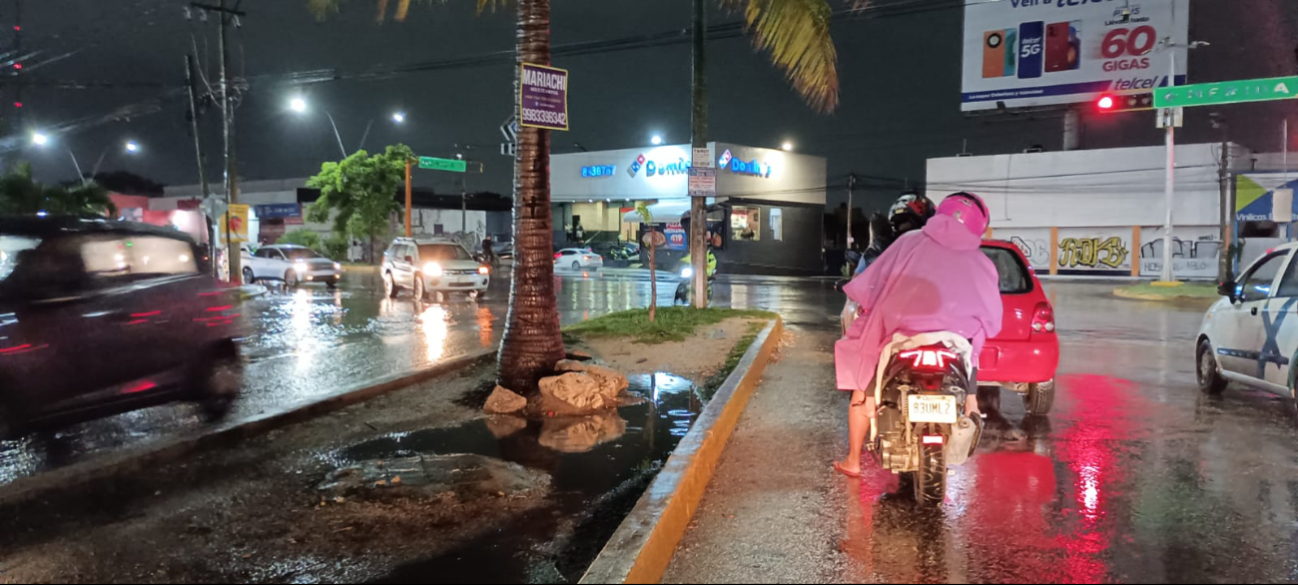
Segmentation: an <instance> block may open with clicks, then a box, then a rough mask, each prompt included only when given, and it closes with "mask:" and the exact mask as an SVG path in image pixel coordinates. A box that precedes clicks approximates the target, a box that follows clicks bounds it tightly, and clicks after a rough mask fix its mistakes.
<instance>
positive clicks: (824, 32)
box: [690, 0, 868, 309]
mask: <svg viewBox="0 0 1298 585" xmlns="http://www.w3.org/2000/svg"><path fill="white" fill-rule="evenodd" d="M867 1H868V0H853V1H852V2H851V3H852V4H853V5H856V6H858V7H859V6H861V5H863V4H865V3H866V2H867ZM706 2H707V0H694V85H693V120H692V123H691V127H692V128H691V135H692V142H693V145H694V148H706V147H707V145H708V89H707V87H708V85H707V77H706V75H705V74H704V71H705V70H706V64H707V59H706V57H705V54H706V47H707V32H706V31H707V17H706V15H707V6H706ZM720 2H721V5H722V6H723V7H726V8H731V9H740V8H742V9H743V11H744V20H745V23H746V25H747V26H748V30H749V32H751V33H752V35H753V44H754V45H756V46H757V48H758V49H759V50H763V51H767V52H769V54H770V57H771V61H772V62H773V63H774V64H775V66H776V67H779V68H780V69H783V70H784V72H785V74H786V75H787V77H788V78H789V81H790V82H791V83H792V84H793V87H794V89H795V90H797V92H798V93H799V94H801V95H802V98H803V99H804V100H806V101H807V104H808V105H810V106H811V107H812V109H815V110H817V111H820V112H832V111H834V109H835V108H837V107H838V53H837V51H835V50H834V39H833V38H832V37H831V36H830V34H829V23H830V20H831V17H832V16H833V14H834V11H833V9H832V8H831V7H830V5H829V2H828V0H720ZM707 229H708V228H707V209H706V205H705V201H704V200H703V198H701V197H695V198H694V199H693V201H691V205H690V255H691V258H690V263H691V264H692V265H693V266H694V273H695V274H707V243H706V241H705V238H706V237H707ZM694 287H695V288H694V306H695V308H699V309H702V308H705V307H707V306H708V297H707V287H708V283H707V279H706V278H696V279H694Z"/></svg>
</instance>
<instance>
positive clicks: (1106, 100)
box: [1095, 95, 1114, 110]
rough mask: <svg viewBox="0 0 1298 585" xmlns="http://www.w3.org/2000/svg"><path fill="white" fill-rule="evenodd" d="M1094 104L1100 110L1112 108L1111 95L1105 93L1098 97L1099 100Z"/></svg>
mask: <svg viewBox="0 0 1298 585" xmlns="http://www.w3.org/2000/svg"><path fill="white" fill-rule="evenodd" d="M1095 105H1097V106H1099V108H1100V109H1101V110H1112V109H1113V105H1114V103H1113V96H1108V95H1106V96H1104V97H1102V98H1100V101H1098V102H1096V104H1095Z"/></svg>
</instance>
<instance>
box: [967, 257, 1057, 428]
mask: <svg viewBox="0 0 1298 585" xmlns="http://www.w3.org/2000/svg"><path fill="white" fill-rule="evenodd" d="M983 253H985V254H987V257H988V258H991V260H992V263H994V264H995V265H996V270H997V271H998V272H1000V276H1001V283H1000V284H1001V302H1002V303H1003V304H1004V305H1005V319H1004V324H1003V325H1002V326H1001V332H1000V335H997V336H996V337H995V338H994V339H990V340H988V341H987V345H986V346H984V347H983V352H982V355H981V356H979V360H978V362H979V366H978V367H979V370H978V384H979V385H980V386H984V387H996V386H1003V387H1005V388H1008V389H1010V390H1013V391H1015V392H1018V393H1019V394H1021V395H1023V402H1024V405H1025V406H1026V407H1027V411H1028V414H1032V415H1044V414H1046V413H1048V412H1050V407H1051V406H1052V405H1053V404H1054V401H1055V371H1056V370H1057V369H1058V368H1059V336H1058V335H1056V334H1055V309H1054V307H1052V306H1051V305H1050V300H1049V299H1048V298H1046V292H1045V289H1044V288H1043V287H1042V286H1041V281H1040V280H1038V279H1037V275H1036V273H1034V272H1033V271H1032V269H1031V268H1030V266H1029V264H1028V261H1027V258H1025V257H1024V256H1023V252H1022V251H1020V250H1019V248H1018V246H1015V245H1014V244H1011V243H1009V242H1002V241H997V240H988V241H985V242H983Z"/></svg>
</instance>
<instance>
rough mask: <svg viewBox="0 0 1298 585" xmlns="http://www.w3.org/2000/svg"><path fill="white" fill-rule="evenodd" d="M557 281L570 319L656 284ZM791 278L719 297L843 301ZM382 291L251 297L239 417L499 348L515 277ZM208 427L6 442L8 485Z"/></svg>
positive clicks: (92, 427) (184, 424)
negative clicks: (462, 289)
mask: <svg viewBox="0 0 1298 585" xmlns="http://www.w3.org/2000/svg"><path fill="white" fill-rule="evenodd" d="M555 282H556V296H557V299H558V307H559V314H560V319H561V321H562V322H563V323H564V324H569V323H574V322H578V321H582V320H586V319H590V318H592V317H598V316H600V315H603V314H605V313H609V312H612V311H621V310H625V309H631V308H638V307H643V306H645V305H647V304H648V302H649V301H648V299H649V298H650V287H649V282H648V281H647V280H643V279H635V278H624V277H619V276H607V275H603V274H600V273H598V272H596V273H589V272H582V273H572V274H562V275H560V277H559V278H557V279H556V281H555ZM785 285H787V281H784V282H783V283H782V284H771V281H753V282H746V283H740V284H734V285H733V286H727V285H720V286H718V287H717V297H718V298H717V299H715V301H716V303H717V304H718V305H721V306H725V305H730V304H733V305H734V306H735V307H737V308H757V307H762V308H769V309H771V310H775V311H779V312H782V313H784V314H785V318H786V319H793V318H795V317H794V316H793V315H795V314H802V315H804V316H805V317H804V318H813V317H812V315H815V316H816V317H814V318H821V317H819V316H820V315H822V314H823V313H824V307H825V306H827V305H828V304H832V303H833V302H836V301H834V300H833V298H834V297H835V295H836V293H834V291H833V290H832V287H831V286H830V285H829V284H828V283H812V284H811V285H809V286H808V285H802V286H797V287H788V286H785ZM658 287H659V298H658V300H659V302H660V304H664V305H669V304H671V300H672V292H673V291H674V290H675V287H676V284H675V282H669V281H660V282H659V285H658ZM382 290H383V287H382V283H381V282H380V281H379V278H378V275H377V274H360V273H357V274H348V275H347V276H346V278H345V280H344V282H343V284H342V286H341V287H339V289H338V290H335V291H328V290H326V289H324V288H322V287H304V288H302V289H299V290H295V291H289V292H282V291H272V292H271V294H268V295H266V296H263V297H259V298H256V299H252V300H249V301H247V302H246V303H245V305H244V310H243V313H244V314H245V315H247V316H248V317H249V319H250V324H251V333H250V336H249V337H248V338H247V339H246V340H245V342H244V344H243V353H244V358H245V361H246V362H247V367H246V371H245V375H246V380H245V390H244V395H243V397H242V398H241V399H240V401H239V402H238V404H237V405H236V407H235V409H234V412H233V413H232V415H231V419H230V420H233V421H238V420H241V419H246V418H248V417H255V416H261V415H266V414H271V413H275V412H279V411H282V410H285V409H288V408H291V407H293V406H296V405H300V404H303V403H309V402H314V401H316V400H318V399H319V398H320V397H322V396H326V395H330V394H333V393H336V392H339V391H341V390H344V389H346V388H349V387H353V386H356V385H360V384H363V383H365V382H366V381H369V380H374V379H376V378H381V377H385V376H390V375H393V374H398V373H404V372H411V371H415V370H418V369H421V368H424V367H427V366H429V365H431V364H435V363H437V362H439V361H441V360H443V359H446V358H449V357H455V356H460V355H464V354H467V353H471V352H475V351H481V350H484V349H491V348H494V347H495V346H496V344H497V343H498V342H499V340H500V336H501V334H502V333H503V325H504V322H505V316H506V313H507V310H508V306H507V305H508V294H509V282H508V281H506V280H503V279H499V280H498V281H497V282H495V283H493V285H492V289H491V291H490V292H489V293H488V295H487V296H486V297H485V298H484V299H480V300H478V301H476V302H470V301H468V300H467V299H465V298H463V297H461V296H458V295H457V296H454V297H451V298H449V299H443V300H444V301H445V302H441V303H416V302H415V301H414V300H413V299H411V298H409V296H402V297H400V298H398V299H385V298H383V293H382ZM204 428H205V427H204V426H203V423H202V421H201V419H200V417H199V415H198V412H197V410H196V409H194V408H192V407H189V406H186V405H176V406H166V407H159V408H152V409H148V410H144V411H139V412H134V413H130V414H126V415H122V416H117V417H112V418H109V419H105V420H101V421H95V422H91V423H87V424H82V425H77V426H74V427H72V428H69V429H67V430H65V431H62V432H60V433H59V435H58V437H57V439H53V440H52V439H50V438H47V437H33V438H29V439H25V440H23V441H17V442H0V483H7V482H9V481H12V480H14V479H17V478H20V477H24V476H29V475H32V474H35V473H39V472H41V471H43V470H48V469H52V468H57V467H61V466H64V465H67V464H69V463H75V462H78V461H82V460H85V459H87V458H89V457H92V456H95V455H101V454H105V453H109V452H112V451H113V450H115V449H120V448H122V447H126V446H134V445H139V444H143V443H146V442H148V441H152V440H157V439H159V438H165V437H168V436H174V435H176V434H182V433H191V432H201V431H202V430H203V429H204Z"/></svg>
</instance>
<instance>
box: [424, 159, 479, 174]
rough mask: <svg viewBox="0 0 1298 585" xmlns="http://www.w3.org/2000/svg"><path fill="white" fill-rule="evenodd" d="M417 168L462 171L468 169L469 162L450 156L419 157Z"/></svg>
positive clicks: (451, 171) (449, 171) (450, 171)
mask: <svg viewBox="0 0 1298 585" xmlns="http://www.w3.org/2000/svg"><path fill="white" fill-rule="evenodd" d="M419 168H421V169H424V170H428V171H446V172H448V173H463V172H466V171H468V170H469V163H467V162H464V161H462V160H455V159H450V158H433V157H431V156H421V157H419Z"/></svg>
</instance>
